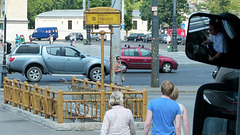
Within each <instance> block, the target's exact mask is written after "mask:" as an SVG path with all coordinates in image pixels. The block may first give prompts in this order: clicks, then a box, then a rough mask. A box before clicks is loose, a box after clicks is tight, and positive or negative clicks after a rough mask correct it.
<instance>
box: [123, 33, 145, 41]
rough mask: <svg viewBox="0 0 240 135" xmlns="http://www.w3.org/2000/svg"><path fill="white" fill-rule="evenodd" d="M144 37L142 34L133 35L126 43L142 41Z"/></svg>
mask: <svg viewBox="0 0 240 135" xmlns="http://www.w3.org/2000/svg"><path fill="white" fill-rule="evenodd" d="M144 37H145V35H144V34H143V33H133V34H131V35H130V36H129V37H127V41H130V40H132V41H135V42H137V41H143V38H144Z"/></svg>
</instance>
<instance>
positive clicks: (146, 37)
mask: <svg viewBox="0 0 240 135" xmlns="http://www.w3.org/2000/svg"><path fill="white" fill-rule="evenodd" d="M149 41H152V34H147V35H146V36H145V37H144V38H143V42H149Z"/></svg>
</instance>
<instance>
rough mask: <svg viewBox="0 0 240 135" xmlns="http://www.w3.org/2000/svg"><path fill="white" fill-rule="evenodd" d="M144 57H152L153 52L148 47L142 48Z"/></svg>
mask: <svg viewBox="0 0 240 135" xmlns="http://www.w3.org/2000/svg"><path fill="white" fill-rule="evenodd" d="M140 51H141V54H142V57H151V56H152V53H151V51H150V50H148V49H140Z"/></svg>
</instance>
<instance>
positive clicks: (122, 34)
mask: <svg viewBox="0 0 240 135" xmlns="http://www.w3.org/2000/svg"><path fill="white" fill-rule="evenodd" d="M121 26H124V0H122V24H121ZM121 40H124V28H122V30H121Z"/></svg>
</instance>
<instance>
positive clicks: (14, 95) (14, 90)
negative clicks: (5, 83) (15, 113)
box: [12, 79, 18, 107]
mask: <svg viewBox="0 0 240 135" xmlns="http://www.w3.org/2000/svg"><path fill="white" fill-rule="evenodd" d="M16 83H17V79H14V80H13V86H12V89H13V96H12V102H13V107H16V106H17V104H16V102H17V98H18V97H17V93H16V88H17V85H16Z"/></svg>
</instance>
